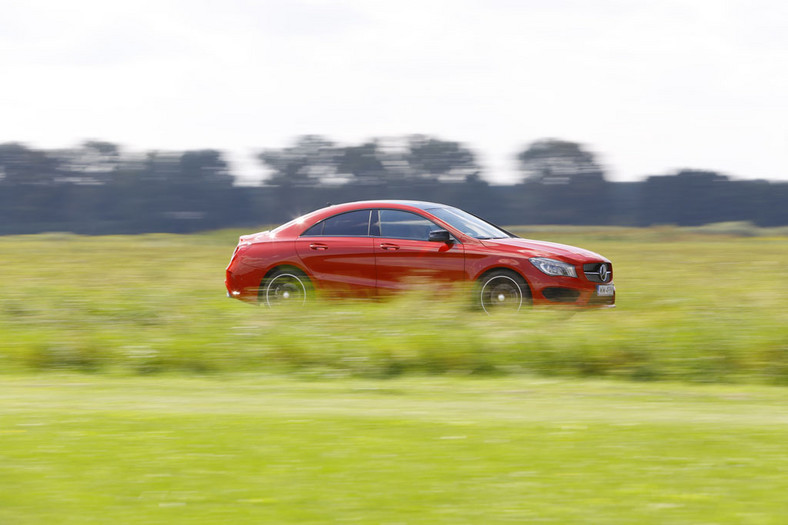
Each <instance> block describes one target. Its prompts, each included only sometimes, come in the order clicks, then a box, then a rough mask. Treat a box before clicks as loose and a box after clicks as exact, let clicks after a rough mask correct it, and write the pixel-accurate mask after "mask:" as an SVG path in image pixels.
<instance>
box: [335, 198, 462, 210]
mask: <svg viewBox="0 0 788 525" xmlns="http://www.w3.org/2000/svg"><path fill="white" fill-rule="evenodd" d="M387 204H397V205H401V206H410V207H412V208H418V209H420V210H429V209H432V208H450V207H451V206H449V205H448V204H441V203H439V202H427V201H412V200H405V199H382V200H369V201H354V202H343V203H341V204H332V205H331V206H351V205H352V206H362V207H363V206H386V205H387Z"/></svg>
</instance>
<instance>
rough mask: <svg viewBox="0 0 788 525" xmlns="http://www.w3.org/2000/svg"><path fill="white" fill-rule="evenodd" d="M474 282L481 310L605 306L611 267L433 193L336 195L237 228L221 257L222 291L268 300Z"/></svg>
mask: <svg viewBox="0 0 788 525" xmlns="http://www.w3.org/2000/svg"><path fill="white" fill-rule="evenodd" d="M424 279H430V280H436V281H441V282H458V281H460V282H462V281H465V282H471V283H476V286H475V287H474V290H475V291H474V294H475V299H474V300H475V301H476V303H477V304H478V305H480V306H481V307H482V308H483V309H484V310H485V311H488V312H489V311H491V310H492V309H502V308H509V309H520V307H521V306H523V305H529V304H562V305H574V306H581V307H610V306H613V305H614V304H615V299H616V295H615V286H614V285H613V268H612V266H611V264H610V261H608V260H607V259H605V258H604V257H602V256H601V255H597V254H596V253H593V252H590V251H588V250H583V249H581V248H575V247H573V246H567V245H564V244H555V243H551V242H543V241H533V240H529V239H522V238H520V237H517V236H516V235H513V234H511V233H509V232H507V231H506V230H503V229H501V228H499V227H497V226H495V225H493V224H491V223H489V222H487V221H484V220H482V219H480V218H479V217H476V216H475V215H471V214H470V213H467V212H465V211H462V210H460V209H458V208H454V207H452V206H447V205H445V204H436V203H432V202H419V201H404V200H402V201H401V200H381V201H363V202H351V203H347V204H338V205H335V206H328V207H326V208H323V209H320V210H317V211H314V212H312V213H309V214H307V215H304V216H302V217H299V218H297V219H295V220H293V221H290V222H288V223H287V224H284V225H282V226H279V227H278V228H276V229H274V230H271V231H264V232H260V233H255V234H252V235H243V236H241V238H240V241H239V242H238V246H237V247H236V248H235V252H234V253H233V257H232V260H231V261H230V264H229V265H228V266H227V278H226V280H225V285H226V286H227V293H228V296H229V297H235V298H238V299H242V300H247V301H254V302H260V303H262V304H265V305H268V306H274V305H276V304H281V303H285V302H289V303H303V302H305V301H306V300H307V298H308V297H309V296H310V294H311V293H312V292H313V291H317V292H323V293H328V294H332V295H334V294H341V295H346V294H351V295H355V296H359V295H360V296H378V295H385V294H386V293H387V292H390V291H394V290H399V289H402V288H405V287H407V286H408V285H409V284H412V283H413V282H414V281H418V280H424Z"/></svg>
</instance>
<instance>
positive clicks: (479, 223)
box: [427, 208, 511, 239]
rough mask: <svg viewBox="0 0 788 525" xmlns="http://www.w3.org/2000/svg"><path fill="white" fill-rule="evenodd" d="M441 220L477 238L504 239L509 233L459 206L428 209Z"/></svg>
mask: <svg viewBox="0 0 788 525" xmlns="http://www.w3.org/2000/svg"><path fill="white" fill-rule="evenodd" d="M427 211H428V212H430V213H431V214H433V215H434V216H436V217H437V218H439V219H440V220H442V221H444V222H447V223H448V224H450V225H452V226H453V227H454V228H457V229H458V230H460V231H461V232H462V233H464V234H466V235H470V236H471V237H475V238H476V239H503V238H507V237H511V235H509V234H508V233H506V232H505V231H503V230H501V229H500V228H497V227H495V226H493V225H492V224H490V223H489V222H486V221H483V220H482V219H480V218H478V217H476V216H475V215H471V214H470V213H468V212H465V211H462V210H460V209H458V208H431V209H428V210H427Z"/></svg>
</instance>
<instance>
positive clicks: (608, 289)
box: [596, 284, 616, 297]
mask: <svg viewBox="0 0 788 525" xmlns="http://www.w3.org/2000/svg"><path fill="white" fill-rule="evenodd" d="M615 293H616V287H615V286H614V285H612V284H598V285H597V286H596V294H597V295H598V296H600V297H607V296H610V295H613V294H615Z"/></svg>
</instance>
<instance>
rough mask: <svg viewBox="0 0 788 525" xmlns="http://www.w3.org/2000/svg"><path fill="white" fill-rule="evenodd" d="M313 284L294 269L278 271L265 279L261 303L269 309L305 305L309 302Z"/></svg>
mask: <svg viewBox="0 0 788 525" xmlns="http://www.w3.org/2000/svg"><path fill="white" fill-rule="evenodd" d="M311 290H312V284H311V283H310V281H309V277H307V276H306V275H305V274H304V273H303V272H301V271H299V270H296V269H294V268H283V269H281V270H276V271H275V272H273V273H272V274H271V275H269V276H267V277H266V278H265V279H263V282H262V285H261V286H260V293H259V298H260V302H261V303H262V304H264V305H265V306H268V307H275V306H282V305H285V304H294V305H303V304H305V303H306V302H307V299H308V298H309V295H310V292H311Z"/></svg>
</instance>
